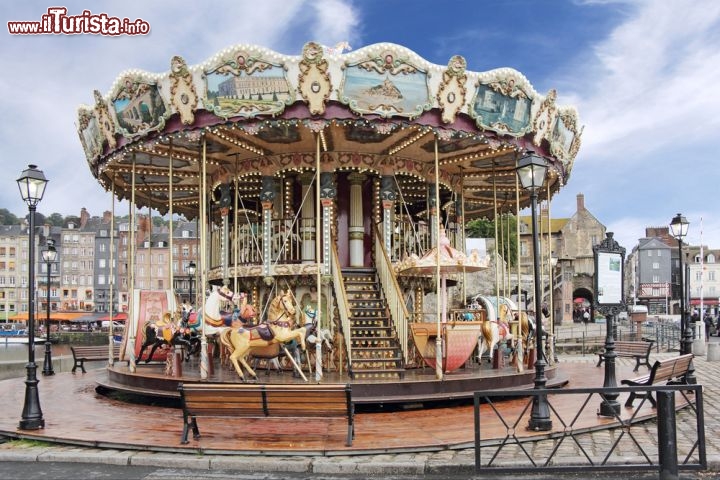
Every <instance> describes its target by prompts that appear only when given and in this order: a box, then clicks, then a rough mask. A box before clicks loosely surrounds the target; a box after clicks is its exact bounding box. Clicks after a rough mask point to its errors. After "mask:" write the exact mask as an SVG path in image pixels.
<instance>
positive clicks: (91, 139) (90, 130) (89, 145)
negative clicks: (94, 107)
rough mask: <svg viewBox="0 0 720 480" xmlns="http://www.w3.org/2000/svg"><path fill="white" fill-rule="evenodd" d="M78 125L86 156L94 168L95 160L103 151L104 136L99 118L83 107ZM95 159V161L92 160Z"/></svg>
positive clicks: (79, 114) (79, 113)
mask: <svg viewBox="0 0 720 480" xmlns="http://www.w3.org/2000/svg"><path fill="white" fill-rule="evenodd" d="M78 126H79V129H78V130H79V133H80V141H81V142H82V146H83V150H85V156H86V157H87V159H88V163H89V164H90V167H91V168H92V169H93V170H94V167H95V165H97V162H95V161H94V159H96V158H97V157H99V156H100V154H101V153H102V141H103V139H102V136H101V135H100V128H99V126H98V121H97V118H95V115H94V114H93V112H92V111H88V110H85V109H82V110H80V111H79V112H78ZM91 159H93V161H91Z"/></svg>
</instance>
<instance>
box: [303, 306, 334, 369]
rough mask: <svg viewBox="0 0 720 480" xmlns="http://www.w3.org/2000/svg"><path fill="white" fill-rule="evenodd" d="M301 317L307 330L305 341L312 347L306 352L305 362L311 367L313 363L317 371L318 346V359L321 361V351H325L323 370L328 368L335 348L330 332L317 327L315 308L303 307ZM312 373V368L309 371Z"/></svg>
mask: <svg viewBox="0 0 720 480" xmlns="http://www.w3.org/2000/svg"><path fill="white" fill-rule="evenodd" d="M302 314H303V317H304V318H305V327H306V328H307V331H308V334H307V337H306V338H305V341H306V342H307V343H308V344H310V345H312V346H313V348H309V349H308V350H307V351H306V354H307V357H308V358H307V360H308V365H312V364H313V363H315V364H316V366H315V368H316V370H317V363H316V362H317V353H316V352H317V345H318V344H319V345H320V357H321V359H322V353H323V349H325V352H326V353H327V358H326V359H325V363H324V367H323V368H325V369H327V368H329V365H330V363H332V358H333V351H334V349H335V346H334V344H333V334H332V332H331V331H330V330H328V329H327V328H318V327H317V311H316V310H315V308H314V307H313V306H312V305H310V304H308V305H306V306H305V308H304V309H303V310H302ZM310 371H311V372H312V368H311V369H310Z"/></svg>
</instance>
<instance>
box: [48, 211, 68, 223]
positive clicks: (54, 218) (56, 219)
mask: <svg viewBox="0 0 720 480" xmlns="http://www.w3.org/2000/svg"><path fill="white" fill-rule="evenodd" d="M45 221H46V222H47V223H49V224H50V225H52V226H54V227H62V226H63V225H65V217H63V216H62V215H61V214H59V213H57V212H55V213H53V214H51V215H50V216H49V217H47V218H46V219H45Z"/></svg>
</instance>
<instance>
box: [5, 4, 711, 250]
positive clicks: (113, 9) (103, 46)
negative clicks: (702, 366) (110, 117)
mask: <svg viewBox="0 0 720 480" xmlns="http://www.w3.org/2000/svg"><path fill="white" fill-rule="evenodd" d="M56 5H62V6H65V7H67V8H68V12H69V14H75V15H77V14H80V13H81V12H82V10H84V9H90V10H91V11H92V12H93V13H96V14H99V13H107V14H108V15H111V16H117V17H128V18H130V19H136V18H141V19H143V20H145V21H146V22H148V23H149V24H150V26H151V32H150V34H149V35H147V36H135V37H115V38H113V37H102V36H97V35H76V36H62V35H40V36H15V35H10V34H9V33H8V32H7V30H6V29H4V31H3V32H2V33H0V35H2V36H3V39H2V42H0V65H2V66H3V68H2V72H1V73H0V91H2V92H4V95H3V98H2V101H1V103H0V106H1V107H0V108H1V109H2V115H0V162H2V165H3V167H4V170H5V171H7V172H9V173H8V174H6V176H5V180H4V181H3V188H0V208H7V209H9V210H10V211H11V212H13V213H15V214H16V215H24V214H25V213H26V211H27V208H26V206H25V205H24V204H23V203H22V200H21V199H20V195H19V193H18V191H17V187H16V186H15V182H14V179H15V178H17V176H18V175H19V174H20V172H21V171H22V170H23V169H24V168H25V167H26V165H27V164H29V163H34V164H37V165H38V166H39V168H41V169H42V170H43V171H44V172H45V174H46V176H47V177H48V178H49V179H50V181H51V183H49V185H48V189H47V192H46V196H45V199H44V200H43V202H42V203H41V204H40V205H39V207H38V208H39V211H40V212H42V213H44V214H46V215H49V214H51V213H53V212H59V213H61V214H63V215H69V214H74V215H77V214H79V212H80V209H81V208H82V207H86V208H87V209H88V210H89V211H90V212H91V214H94V215H100V214H102V212H103V211H104V210H108V209H110V206H111V201H110V196H109V194H108V193H105V192H104V191H103V190H102V189H101V188H100V187H99V185H98V184H97V182H96V181H95V180H94V179H93V177H92V176H91V175H90V173H89V171H88V169H87V166H86V162H85V157H84V154H83V152H82V148H81V146H80V141H79V140H78V136H77V133H76V130H75V120H76V109H77V107H78V105H80V104H91V103H92V91H93V90H94V89H98V90H100V91H101V92H102V93H107V92H108V91H109V90H110V87H111V86H112V83H113V81H114V80H115V78H116V77H117V76H118V75H119V74H120V73H121V72H123V71H124V70H127V69H132V68H140V69H144V70H148V71H151V72H164V71H167V70H168V69H169V62H170V58H171V57H172V56H173V55H181V56H183V57H184V58H185V59H186V61H187V62H188V64H196V63H201V62H203V61H205V60H206V59H207V58H208V57H210V56H212V55H214V54H215V53H216V52H217V51H219V50H221V49H223V48H226V47H228V46H231V45H235V44H238V43H255V44H258V45H263V46H266V47H269V48H272V49H275V50H277V51H279V52H281V53H285V54H293V55H296V54H299V53H300V51H301V49H302V46H303V44H305V43H306V42H307V41H310V40H315V41H319V42H321V43H323V44H326V45H334V44H336V43H337V42H339V41H348V42H349V43H350V45H351V46H352V47H353V48H354V49H357V48H359V47H362V46H365V45H369V44H372V43H377V42H393V43H398V44H401V45H404V46H406V47H408V48H410V49H411V50H414V51H415V52H417V53H418V54H419V55H420V56H422V57H424V58H425V59H427V60H428V61H430V62H433V63H437V64H440V65H446V64H447V61H448V59H449V58H450V57H451V56H452V55H455V54H459V55H462V56H464V57H465V58H466V59H467V63H468V69H469V70H472V71H483V70H490V69H493V68H500V67H512V68H515V69H517V70H519V71H521V72H522V73H523V74H524V75H525V76H526V77H527V78H528V79H529V80H530V82H531V84H532V85H533V86H534V88H535V89H536V90H537V91H538V92H541V93H543V94H544V93H546V92H547V91H548V90H549V89H550V88H556V89H557V90H558V94H559V95H558V103H560V104H561V105H568V104H570V105H575V106H576V107H577V109H578V111H579V114H580V123H581V124H582V125H584V126H585V132H584V135H583V146H582V147H581V149H580V153H579V155H578V157H577V159H576V162H575V167H574V169H573V172H572V175H571V177H570V180H569V182H568V185H567V186H566V187H565V188H564V190H563V191H562V192H561V193H560V194H559V195H557V196H556V197H555V198H554V199H553V201H552V203H551V209H552V215H553V217H569V216H571V215H572V214H573V213H574V212H575V205H576V196H577V194H578V193H583V194H584V195H585V205H586V207H587V208H588V209H589V210H590V211H591V212H592V213H593V214H594V215H595V216H596V217H597V218H598V220H600V221H601V222H602V223H603V224H605V225H606V226H607V227H608V230H609V231H613V232H615V238H616V239H617V240H618V241H619V242H620V244H621V245H622V246H624V247H625V248H627V249H628V250H629V249H631V248H632V247H633V246H634V245H635V244H636V243H637V239H638V238H640V237H642V236H644V232H645V227H648V226H663V225H667V224H668V223H669V221H670V220H671V219H672V217H673V216H674V215H675V214H676V213H677V212H682V213H683V214H684V215H685V216H686V217H687V218H688V220H689V221H690V222H691V227H690V234H689V241H690V242H691V243H693V244H698V243H700V239H701V236H700V219H701V218H702V223H703V237H702V239H703V243H705V244H706V245H709V246H710V247H711V248H720V215H719V213H718V209H719V208H720V201H719V200H718V199H719V198H720V192H719V190H720V189H719V188H718V185H719V184H720V163H719V162H718V158H717V157H718V156H719V155H720V153H718V148H717V147H716V140H717V139H718V137H719V136H720V135H719V134H720V115H719V114H718V112H720V90H718V87H717V86H716V83H717V79H718V78H720V2H717V1H714V0H663V1H642V0H627V1H623V0H585V1H581V0H574V1H573V0H553V1H537V0H505V1H502V0H465V1H437V0H432V1H431V0H414V1H401V0H355V1H350V0H316V1H310V0H307V1H302V0H262V1H259V0H252V1H248V0H234V1H233V0H228V1H213V0H208V1H207V2H198V1H188V0H174V1H170V0H155V1H152V2H148V1H145V0H125V1H123V2H117V1H115V2H111V1H101V0H93V1H89V0H84V1H75V0H72V1H66V2H49V3H48V2H45V3H44V2H38V1H34V0H33V1H25V2H2V4H1V5H0V16H1V17H2V24H3V25H5V24H6V22H8V21H19V20H30V21H37V20H40V17H41V15H42V14H44V13H45V12H46V10H47V8H49V7H51V6H56ZM127 208H128V207H127V204H118V205H117V206H116V212H117V213H119V214H125V213H127Z"/></svg>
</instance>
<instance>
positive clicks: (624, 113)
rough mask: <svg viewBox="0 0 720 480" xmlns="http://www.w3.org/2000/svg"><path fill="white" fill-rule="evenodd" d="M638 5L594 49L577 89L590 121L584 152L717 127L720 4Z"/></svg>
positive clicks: (704, 133) (617, 149) (687, 137)
mask: <svg viewBox="0 0 720 480" xmlns="http://www.w3.org/2000/svg"><path fill="white" fill-rule="evenodd" d="M632 5H634V6H636V10H635V11H634V12H633V13H632V14H631V15H630V16H629V17H628V20H627V21H626V22H625V23H623V24H621V25H620V26H618V27H617V28H616V29H615V30H614V31H613V32H612V34H611V35H610V36H609V37H608V38H607V39H605V40H604V41H602V42H600V43H598V44H597V45H596V47H595V49H594V52H593V53H594V55H595V62H591V63H590V65H591V67H590V68H588V69H587V70H586V71H585V72H581V77H580V80H579V81H576V82H575V84H576V85H586V87H585V88H584V91H583V92H574V93H573V94H572V96H573V99H574V100H575V101H576V102H577V104H578V107H579V110H580V112H581V116H582V121H583V123H585V124H586V125H587V128H586V133H585V135H584V138H583V155H588V156H594V155H600V154H601V155H602V157H603V159H605V158H608V157H611V156H612V155H618V154H622V155H623V157H624V160H625V161H627V157H628V155H629V154H634V155H639V154H646V153H649V152H654V151H659V150H661V149H662V148H664V147H666V146H667V145H669V144H673V143H677V142H683V141H687V142H692V141H697V139H698V138H707V137H708V136H709V135H712V134H715V132H717V129H718V126H720V116H718V115H713V114H711V112H714V111H717V110H718V109H720V94H718V93H716V92H717V91H716V90H715V89H714V87H713V85H714V83H715V81H716V79H717V78H718V77H719V76H720V35H718V33H716V32H718V31H720V3H718V2H715V1H693V2H687V1H684V2H679V1H665V2H652V1H651V2H638V3H633V4H632Z"/></svg>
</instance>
